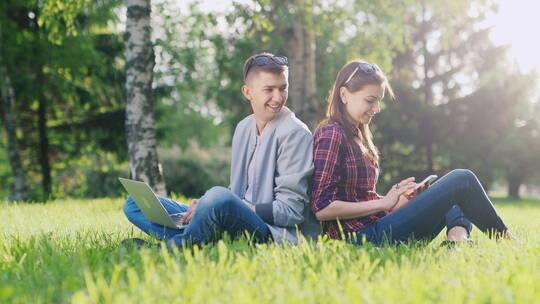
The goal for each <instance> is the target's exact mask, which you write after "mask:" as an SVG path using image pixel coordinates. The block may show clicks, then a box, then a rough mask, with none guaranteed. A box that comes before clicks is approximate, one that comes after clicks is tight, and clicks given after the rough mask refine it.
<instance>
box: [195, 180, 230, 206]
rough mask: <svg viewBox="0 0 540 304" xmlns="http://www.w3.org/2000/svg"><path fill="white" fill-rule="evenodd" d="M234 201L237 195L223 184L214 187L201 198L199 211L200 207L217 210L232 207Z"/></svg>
mask: <svg viewBox="0 0 540 304" xmlns="http://www.w3.org/2000/svg"><path fill="white" fill-rule="evenodd" d="M234 201H235V196H234V194H233V193H232V192H231V191H230V190H229V189H227V188H225V187H221V186H216V187H212V188H210V189H209V190H208V191H206V193H205V194H204V196H203V197H202V198H201V199H200V200H199V206H197V211H199V210H200V209H208V210H215V209H222V208H226V207H230V205H231V204H233V202H234Z"/></svg>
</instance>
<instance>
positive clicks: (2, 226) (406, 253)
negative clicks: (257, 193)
mask: <svg viewBox="0 0 540 304" xmlns="http://www.w3.org/2000/svg"><path fill="white" fill-rule="evenodd" d="M122 203H123V202H122V199H96V200H58V201H54V202H50V203H47V204H8V203H2V204H1V208H0V218H1V219H2V221H1V223H0V230H1V231H2V234H1V238H2V240H1V243H0V257H1V258H0V269H1V273H2V276H1V278H0V302H1V303H64V302H73V303H167V302H170V303H181V302H186V303H254V302H256V303H298V302H310V303H348V302H353V303H425V302H447V303H463V302H467V303H509V302H510V303H534V302H536V303H539V302H540V201H538V200H523V201H519V202H516V201H509V200H502V199H497V200H496V205H497V209H498V210H499V212H500V213H501V215H502V217H503V219H504V220H505V221H506V223H507V224H508V225H509V227H511V229H512V230H513V231H514V233H515V235H516V236H517V237H518V238H519V239H520V240H521V241H522V242H521V243H517V242H510V241H503V242H495V241H492V240H489V239H487V238H486V237H485V236H484V235H482V234H481V233H480V232H479V231H478V230H475V231H474V232H473V234H472V238H473V239H474V240H476V244H475V245H473V246H471V247H469V246H458V247H456V248H453V249H448V248H442V247H440V246H439V244H440V242H441V240H442V239H443V238H442V234H441V235H440V236H439V237H438V238H437V239H436V240H434V241H433V242H431V243H429V244H421V243H410V244H407V245H400V246H387V247H382V248H377V247H373V246H365V247H355V246H352V245H348V244H345V243H343V242H339V241H329V240H321V241H319V242H315V243H303V244H302V245H300V246H284V247H280V246H278V245H276V244H264V245H249V244H248V243H247V241H245V240H239V241H235V242H230V241H225V242H219V243H217V244H215V245H207V246H203V247H202V248H198V247H197V248H193V249H185V250H179V251H174V252H168V251H167V250H165V249H161V250H157V249H142V250H137V249H133V248H130V249H126V248H123V247H121V246H119V242H120V241H121V240H122V239H125V238H128V237H145V236H143V234H142V233H140V232H139V231H138V230H137V229H134V228H133V227H132V225H130V223H129V222H128V221H127V220H126V219H125V217H124V215H123V213H122ZM145 238H146V237H145ZM146 239H148V240H150V239H149V238H146Z"/></svg>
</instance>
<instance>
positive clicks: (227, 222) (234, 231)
mask: <svg viewBox="0 0 540 304" xmlns="http://www.w3.org/2000/svg"><path fill="white" fill-rule="evenodd" d="M159 200H160V201H161V203H162V204H163V206H164V207H165V209H166V210H167V212H168V213H169V214H173V213H180V212H186V211H187V210H188V206H186V205H182V204H179V203H177V202H175V201H173V200H170V199H167V198H164V197H159ZM124 213H125V214H126V216H127V218H128V220H129V221H130V222H132V223H133V224H134V225H135V226H137V227H139V228H140V229H141V230H142V231H144V232H146V233H148V234H149V235H151V236H154V237H156V238H158V239H160V240H164V241H167V240H170V241H168V242H167V243H168V244H169V245H170V244H171V243H174V244H176V245H181V244H184V243H186V242H192V243H195V244H201V243H209V242H213V241H215V240H217V239H218V238H220V237H221V236H222V235H223V233H225V232H226V233H228V234H229V236H230V237H231V238H233V239H234V238H237V237H239V236H241V235H243V234H244V232H247V233H248V234H249V236H250V237H253V240H254V241H256V242H267V241H269V240H270V239H271V234H270V230H269V229H268V227H267V226H266V224H265V223H264V221H263V220H262V219H261V218H260V217H259V216H258V215H257V214H256V213H255V212H253V210H251V209H250V208H249V207H248V206H246V204H245V203H244V202H243V201H242V200H241V199H240V198H239V197H238V196H236V195H234V194H233V193H232V192H231V191H230V190H229V189H227V188H224V187H213V188H211V189H210V190H208V191H207V192H206V193H205V194H204V196H203V197H201V198H200V199H199V203H198V205H197V208H196V211H195V214H194V215H193V217H192V218H191V220H190V222H189V224H188V225H187V227H186V228H184V229H181V230H180V229H174V228H168V227H164V226H162V225H159V224H155V223H152V222H150V221H149V220H148V219H147V218H146V217H145V216H144V214H143V213H142V212H141V210H140V209H139V207H137V205H136V204H135V201H134V200H133V198H131V197H128V199H127V200H126V203H125V205H124Z"/></svg>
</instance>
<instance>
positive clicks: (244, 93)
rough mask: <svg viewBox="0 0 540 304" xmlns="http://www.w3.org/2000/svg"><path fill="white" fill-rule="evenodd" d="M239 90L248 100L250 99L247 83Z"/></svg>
mask: <svg viewBox="0 0 540 304" xmlns="http://www.w3.org/2000/svg"><path fill="white" fill-rule="evenodd" d="M240 90H241V91H242V94H243V95H244V97H245V98H246V99H247V100H248V101H251V92H250V90H249V87H248V86H247V84H244V85H243V86H242V88H241V89H240Z"/></svg>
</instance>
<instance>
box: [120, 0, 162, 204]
mask: <svg viewBox="0 0 540 304" xmlns="http://www.w3.org/2000/svg"><path fill="white" fill-rule="evenodd" d="M125 3H126V7H127V21H126V49H127V54H126V76H127V79H126V90H127V106H126V134H127V144H128V153H129V163H130V166H131V177H132V178H133V179H136V180H140V181H144V182H146V183H148V184H149V185H150V187H152V188H153V189H154V191H155V192H156V193H157V194H158V195H162V196H164V195H166V194H167V193H166V189H165V182H164V179H163V173H162V170H161V165H160V164H159V160H158V154H157V149H156V130H155V123H154V108H153V94H152V79H153V68H154V64H155V61H154V50H153V47H152V41H151V26H150V11H151V5H150V0H126V2H125Z"/></svg>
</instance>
